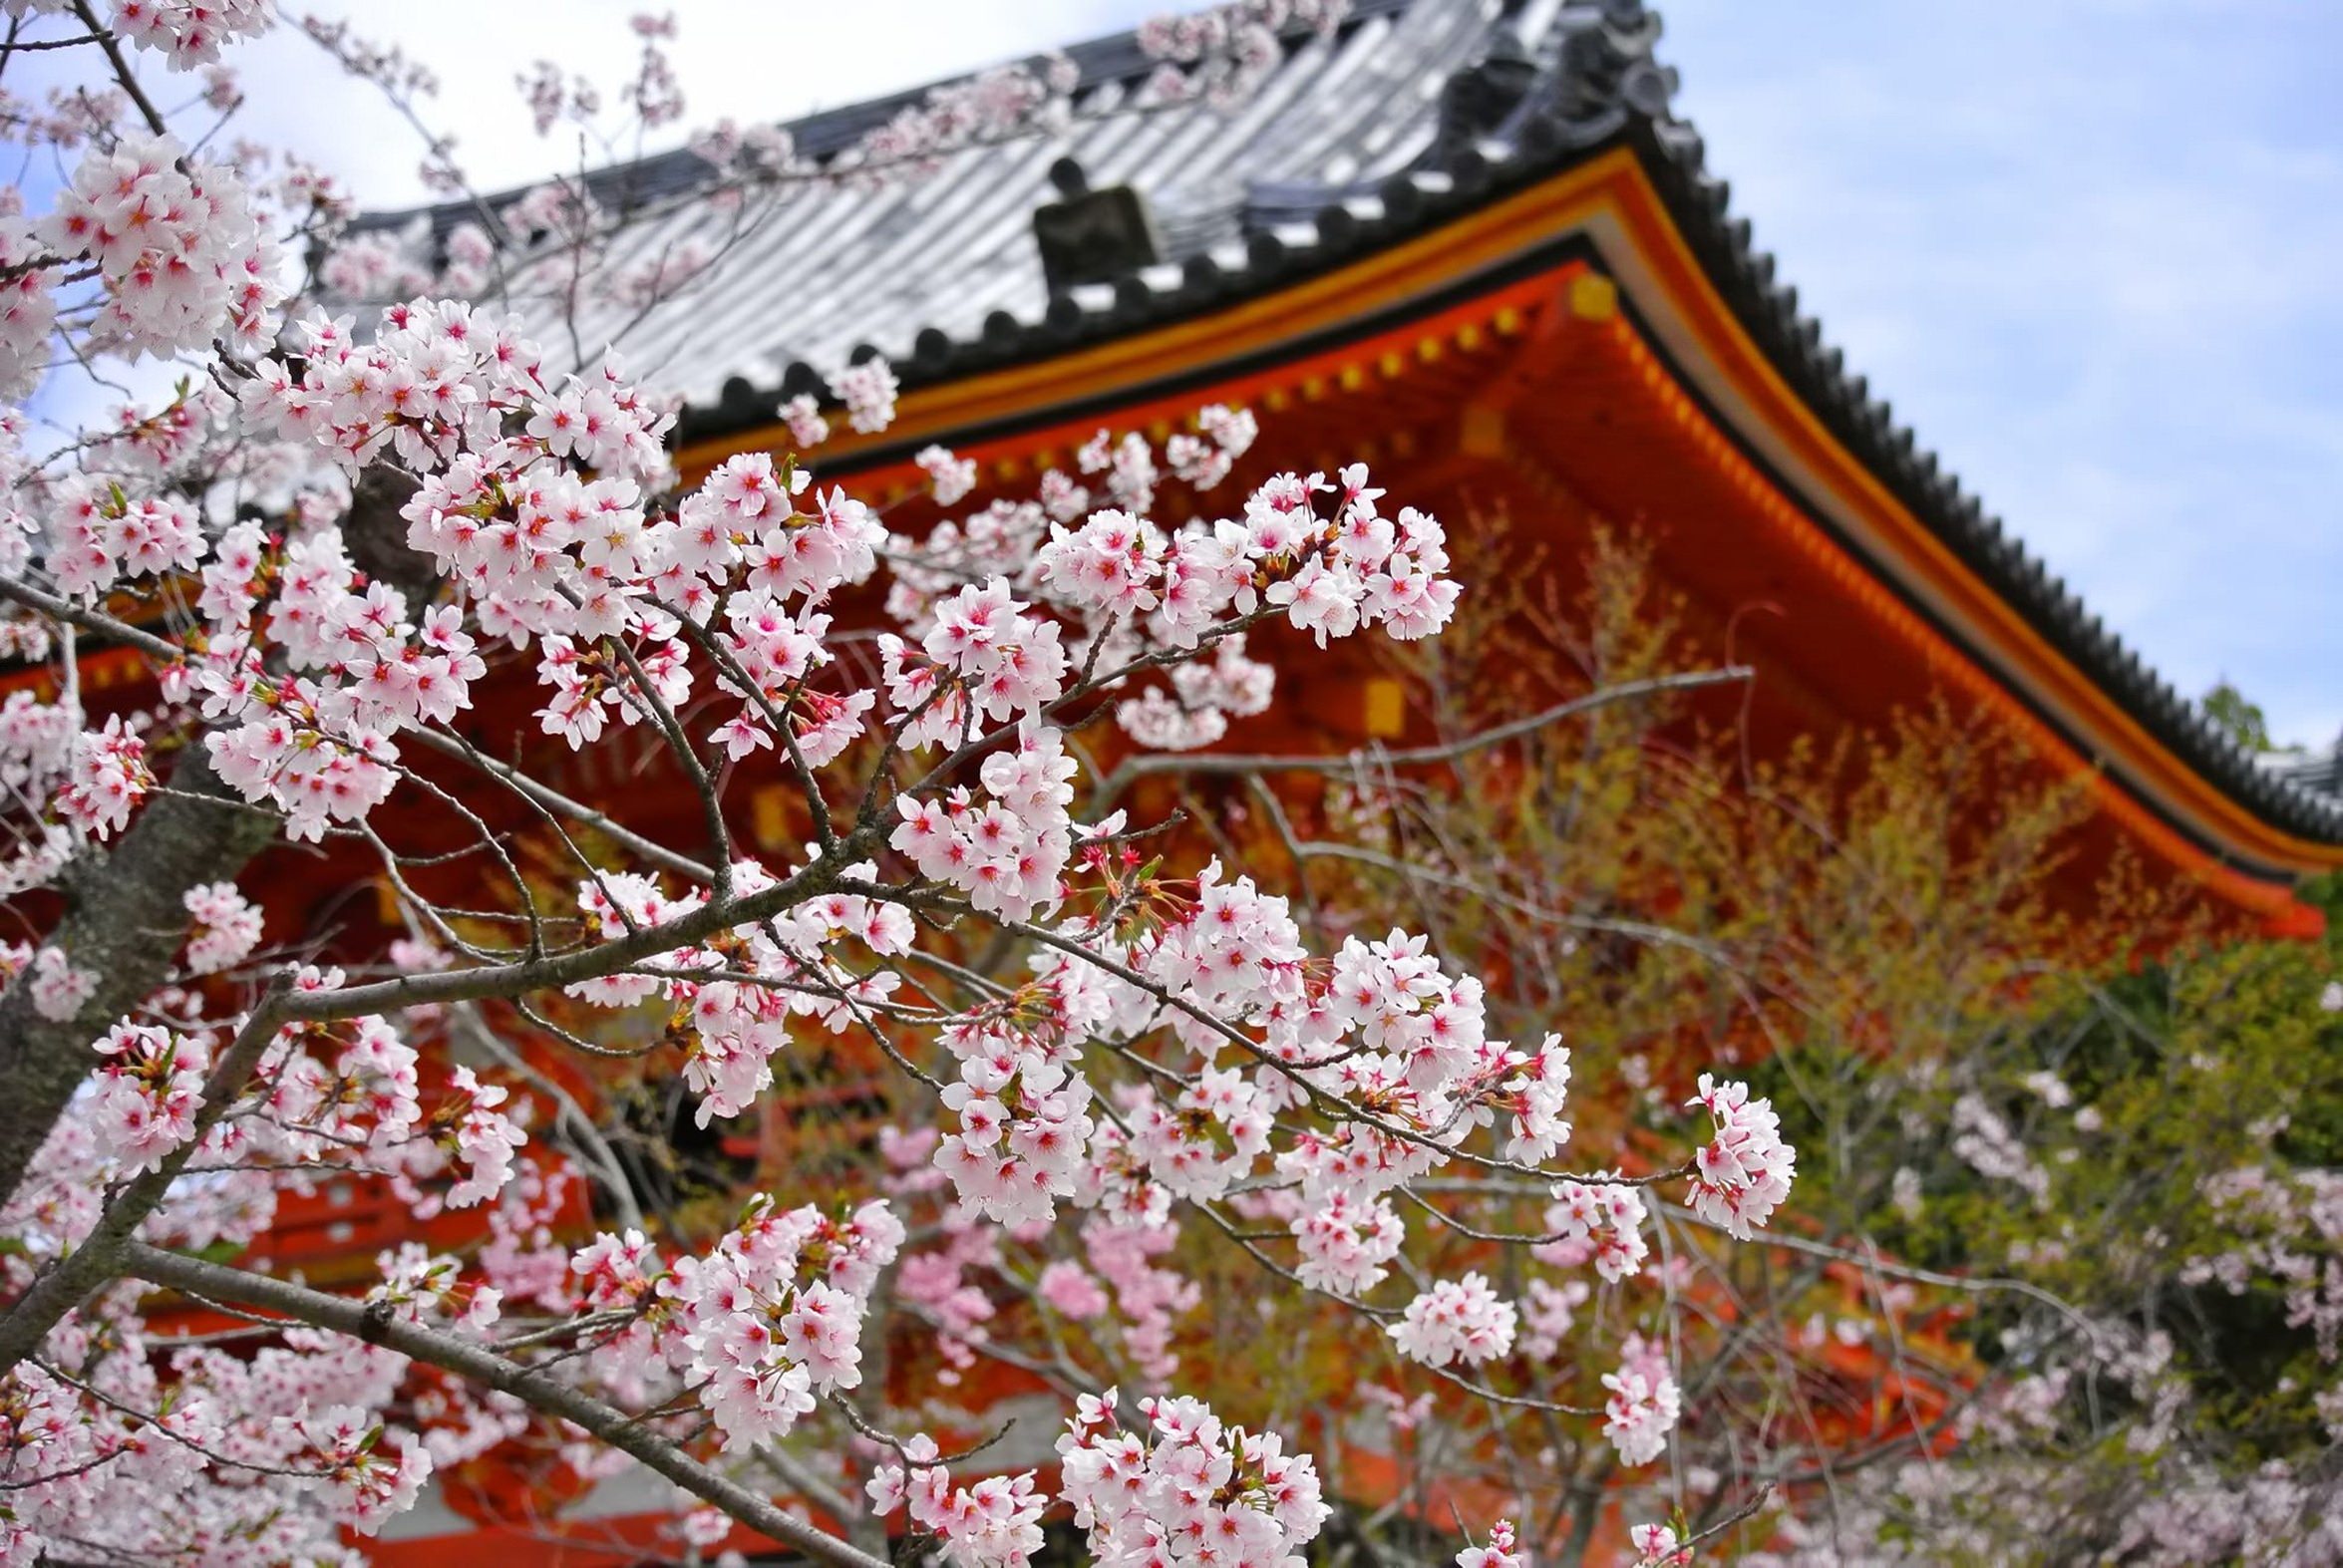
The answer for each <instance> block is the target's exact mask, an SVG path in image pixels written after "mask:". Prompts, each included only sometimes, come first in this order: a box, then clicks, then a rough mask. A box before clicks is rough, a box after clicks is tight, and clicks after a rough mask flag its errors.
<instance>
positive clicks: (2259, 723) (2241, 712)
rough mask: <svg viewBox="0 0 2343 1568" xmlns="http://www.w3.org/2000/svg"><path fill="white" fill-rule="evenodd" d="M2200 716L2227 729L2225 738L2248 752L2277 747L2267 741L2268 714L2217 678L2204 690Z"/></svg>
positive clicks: (2269, 749)
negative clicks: (2211, 687)
mask: <svg viewBox="0 0 2343 1568" xmlns="http://www.w3.org/2000/svg"><path fill="white" fill-rule="evenodd" d="M2203 708H2204V716H2205V717H2206V718H2207V719H2210V720H2211V721H2212V722H2213V723H2214V724H2217V725H2219V726H2220V727H2221V728H2222V729H2223V730H2224V731H2226V732H2227V733H2228V736H2229V739H2231V740H2232V741H2235V742H2236V743H2237V744H2238V745H2239V746H2242V747H2244V748H2245V749H2246V750H2247V751H2249V752H2270V751H2275V750H2277V748H2276V746H2275V745H2274V744H2272V742H2271V741H2270V725H2269V718H2268V716H2267V715H2266V714H2264V713H2263V712H2262V711H2261V705H2260V704H2258V703H2249V702H2247V701H2246V700H2245V694H2244V693H2243V692H2240V691H2238V690H2237V688H2236V687H2234V686H2231V685H2230V684H2229V683H2228V682H2227V681H2223V682H2221V683H2220V684H2219V685H2217V686H2215V687H2214V688H2213V689H2212V690H2211V691H2209V692H2206V693H2205V694H2204V701H2203Z"/></svg>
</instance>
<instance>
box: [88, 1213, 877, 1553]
mask: <svg viewBox="0 0 2343 1568" xmlns="http://www.w3.org/2000/svg"><path fill="white" fill-rule="evenodd" d="M122 1261H123V1266H124V1268H125V1270H126V1272H128V1273H129V1274H130V1275H132V1276H133V1277H135V1278H138V1279H143V1280H145V1281H147V1282H148V1283H149V1284H151V1285H160V1286H163V1287H165V1288H166V1289H169V1290H178V1289H182V1288H183V1289H190V1290H197V1291H202V1292H204V1293H206V1294H209V1295H214V1296H224V1297H226V1298H227V1299H229V1300H231V1301H240V1302H243V1303H244V1304H246V1305H247V1306H253V1307H266V1308H268V1309H270V1310H272V1311H276V1312H281V1313H283V1314H284V1315H285V1316H287V1317H288V1318H293V1319H297V1320H299V1321H300V1322H303V1323H307V1324H310V1325H312V1326H313V1327H316V1328H321V1329H331V1330H333V1331H334V1332H336V1333H339V1334H346V1335H348V1336H350V1337H351V1338H353V1339H356V1340H361V1341H363V1342H365V1343H366V1344H369V1345H380V1346H382V1347H384V1348H385V1349H387V1350H393V1351H397V1352H398V1353H399V1354H400V1355H402V1356H407V1357H410V1358H412V1359H413V1360H416V1361H419V1362H423V1363H426V1364H427V1365H430V1366H433V1367H438V1368H440V1369H441V1370H442V1371H445V1372H452V1373H455V1374H456V1375H458V1376H459V1377H462V1378H466V1379H468V1380H470V1381H472V1382H474V1383H478V1384H480V1385H482V1386H484V1387H486V1388H490V1389H494V1390H496V1391H497V1392H498V1393H500V1394H508V1395H510V1396H511V1397H512V1398H514V1399H516V1400H519V1401H521V1402H522V1403H523V1404H525V1405H527V1406H528V1407H529V1408H530V1409H532V1410H536V1411H543V1412H544V1413H546V1414H548V1415H554V1416H558V1417H559V1418H561V1419H562V1420H565V1421H568V1422H569V1423H570V1424H572V1425H574V1426H577V1427H578V1428H580V1429H581V1430H583V1431H586V1432H588V1433H590V1434H591V1435H593V1436H595V1437H597V1438H600V1439H601V1440H602V1441H603V1442H606V1443H608V1444H609V1445H610V1446H611V1447H613V1448H616V1449H618V1450H619V1451H620V1452H622V1453H625V1454H627V1455H628V1456H629V1457H631V1458H633V1459H635V1460H637V1461H639V1462H640V1463H641V1464H643V1465H644V1466H645V1467H646V1468H648V1469H651V1470H654V1471H656V1472H658V1473H659V1474H660V1475H663V1476H665V1477H666V1478H667V1479H669V1480H671V1481H673V1482H674V1483H675V1484H676V1485H678V1486H680V1487H682V1488H683V1489H684V1490H686V1491H688V1492H690V1493H692V1494H693V1495H694V1496H696V1497H699V1498H701V1499H703V1500H704V1501H706V1502H709V1503H712V1504H714V1505H715V1506H716V1507H719V1508H721V1509H723V1510H724V1511H725V1512H726V1513H728V1514H730V1515H732V1517H734V1518H735V1519H738V1520H739V1521H741V1522H742V1523H743V1524H746V1525H748V1526H749V1527H750V1528H751V1529H754V1530H759V1531H762V1532H763V1533H764V1534H766V1535H769V1536H771V1537H772V1538H773V1539H775V1540H777V1541H782V1542H785V1543H787V1544H788V1545H790V1546H793V1547H795V1548H797V1549H798V1550H799V1551H801V1552H804V1553H805V1554H806V1555H808V1556H809V1557H812V1558H814V1559H815V1560H817V1561H819V1562H825V1563H830V1564H834V1565H836V1568H886V1565H885V1564H884V1562H882V1561H881V1560H880V1559H879V1558H876V1557H873V1556H871V1555H870V1554H869V1553H867V1552H863V1551H859V1550H856V1549H855V1548H854V1547H852V1546H850V1545H848V1544H847V1543H846V1542H844V1541H841V1540H839V1539H838V1538H837V1536H834V1535H831V1534H829V1533H828V1532H826V1531H823V1530H818V1529H816V1528H815V1527H814V1526H812V1525H810V1524H808V1523H806V1522H805V1521H804V1520H803V1519H800V1518H798V1517H796V1516H795V1515H793V1514H790V1513H788V1512H786V1511H784V1510H783V1509H781V1508H780V1507H777V1506H776V1505H775V1504H774V1503H773V1502H772V1501H771V1500H769V1499H767V1498H765V1497H761V1496H759V1495H758V1494H757V1493H755V1492H753V1491H750V1490H749V1489H748V1488H747V1487H745V1486H743V1485H741V1484H740V1483H739V1482H738V1481H735V1480H733V1479H732V1478H731V1477H729V1476H727V1475H724V1474H723V1473H721V1472H720V1471H718V1470H715V1469H713V1468H711V1467H710V1466H708V1465H706V1464H703V1463H702V1462H700V1461H699V1460H698V1459H695V1458H693V1457H692V1456H691V1455H690V1454H688V1453H686V1452H685V1451H684V1450H683V1449H682V1448H680V1447H678V1446H677V1445H676V1444H674V1443H672V1442H670V1441H668V1440H667V1439H666V1438H664V1437H661V1436H659V1435H657V1434H656V1433H654V1432H653V1431H651V1430H650V1429H648V1428H647V1427H645V1426H644V1425H643V1424H642V1422H641V1418H640V1417H639V1416H635V1415H630V1414H628V1413H626V1412H625V1411H621V1410H619V1409H617V1408H616V1407H614V1406H609V1405H605V1404H603V1403H602V1402H601V1401H600V1400H597V1399H595V1398H593V1396H591V1395H589V1394H586V1393H584V1392H582V1391H580V1390H578V1389H575V1388H572V1387H570V1386H569V1385H567V1384H564V1383H560V1382H556V1381H555V1380H553V1379H551V1378H548V1377H546V1376H545V1375H544V1373H543V1372H541V1371H540V1370H538V1369H536V1368H533V1367H530V1366H527V1365H525V1364H523V1363H520V1362H515V1361H510V1360H507V1359H506V1358H504V1357H502V1356H499V1355H497V1354H496V1353H495V1352H493V1351H490V1350H486V1349H484V1348H482V1347H481V1346H479V1345H477V1344H474V1343H473V1342H471V1341H469V1340H465V1339H461V1338H459V1337H458V1336H456V1335H453V1334H449V1333H444V1332H442V1331H440V1330H437V1329H429V1328H425V1327H423V1326H421V1325H419V1324H414V1323H408V1322H404V1321H402V1320H400V1319H398V1318H396V1317H385V1316H383V1315H382V1314H379V1313H376V1312H372V1311H370V1310H369V1308H368V1306H367V1304H366V1303H364V1302H358V1301H352V1300H349V1299H348V1298H346V1297H342V1296H329V1295H326V1294H325V1293H324V1292H322V1291H314V1290H310V1289H307V1288H306V1287H304V1286H300V1285H293V1284H288V1283H286V1282H285V1281H283V1280H278V1279H272V1278H270V1277H269V1276H267V1275H265V1274H253V1273H249V1272H247V1271H245V1270H242V1269H233V1268H228V1267H225V1266H224V1265H221V1264H217V1263H205V1262H203V1261H202V1260H200V1259H198V1258H191V1257H188V1256H186V1255H185V1254H183V1253H177V1252H167V1251H165V1250H164V1249H162V1248H160V1247H153V1246H149V1245H147V1244H146V1243H145V1242H138V1241H134V1242H130V1243H128V1244H127V1245H126V1246H125V1248H124V1250H123V1253H122Z"/></svg>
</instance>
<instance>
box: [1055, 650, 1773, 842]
mask: <svg viewBox="0 0 2343 1568" xmlns="http://www.w3.org/2000/svg"><path fill="white" fill-rule="evenodd" d="M1756 673H1757V672H1756V671H1755V670H1753V669H1751V668H1750V667H1749V666H1748V665H1739V664H1736V665H1728V666H1726V667H1725V668H1723V669H1720V670H1696V671H1692V672H1690V673H1687V674H1682V675H1661V676H1653V677H1651V678H1649V679H1647V680H1640V681H1622V682H1620V683H1618V684H1617V685H1615V686H1605V687H1600V688H1598V689H1596V690H1594V691H1591V692H1588V693H1586V694H1585V695H1584V696H1582V697H1573V698H1571V699H1570V700H1569V701H1568V702H1565V703H1556V704H1555V705H1554V706H1553V707H1551V708H1546V709H1541V710H1540V711H1538V712H1537V713H1533V714H1531V715H1529V716H1528V717H1527V718H1524V719H1515V720H1512V721H1510V722H1508V723H1506V724H1501V725H1493V726H1492V727H1490V728H1489V729H1487V730H1481V731H1477V732H1475V733H1474V734H1472V735H1468V736H1465V737H1462V738H1461V739H1459V740H1455V741H1449V742H1445V743H1442V744H1440V745H1437V746H1411V747H1401V748H1388V747H1380V746H1378V747H1370V748H1365V749H1362V750H1358V751H1353V752H1348V753H1345V754H1343V755H1341V756H1336V757H1312V756H1309V755H1307V754H1295V753H1244V752H1203V753H1197V754H1194V755H1189V754H1187V753H1181V752H1148V753H1143V754H1142V755H1140V756H1137V757H1132V758H1128V759H1126V760H1125V761H1124V762H1123V764H1122V765H1121V766H1120V767H1118V768H1117V769H1116V770H1115V771H1114V772H1113V773H1111V774H1109V775H1108V776H1107V777H1106V780H1105V781H1104V782H1103V783H1101V784H1100V785H1099V787H1098V790H1097V791H1096V793H1095V794H1094V795H1093V796H1092V809H1093V810H1104V809H1106V807H1108V806H1109V805H1112V804H1113V803H1114V802H1115V801H1116V799H1118V798H1119V797H1120V796H1121V795H1122V793H1123V791H1124V790H1125V789H1127V788H1129V787H1130V786H1131V784H1133V783H1134V782H1136V781H1138V780H1140V779H1144V778H1148V777H1150V776H1152V775H1155V774H1255V773H1321V774H1346V773H1351V772H1354V771H1356V770H1357V769H1358V768H1359V767H1360V766H1361V765H1362V764H1364V763H1367V762H1373V763H1375V764H1377V765H1378V766H1388V767H1399V768H1413V767H1418V766H1421V765H1423V764H1427V763H1449V762H1455V761H1456V760H1457V759H1458V758H1460V757H1467V756H1470V755H1471V754H1473V753H1474V752H1478V751H1485V750H1487V749H1488V748H1490V747H1492V746H1502V745H1503V744H1504V743H1506V742H1507V741H1512V740H1518V739H1519V738H1520V737H1522V736H1524V735H1531V734H1534V733H1535V732H1537V731H1539V730H1542V729H1544V728H1545V727H1546V726H1548V725H1551V724H1559V723H1560V722H1561V721H1563V720H1564V719H1571V718H1575V717H1576V716H1578V715H1579V714H1583V713H1591V712H1593V711H1595V710H1596V709H1600V708H1608V707H1610V706H1612V705H1613V704H1616V703H1623V702H1633V701H1634V700H1636V699H1637V698H1641V697H1656V696H1659V695H1662V694H1664V693H1667V692H1686V691H1698V690H1700V689H1701V688H1703V687H1709V686H1725V685H1730V684H1731V683H1733V682H1736V681H1747V680H1749V679H1751V678H1753V677H1754V676H1755V675H1756Z"/></svg>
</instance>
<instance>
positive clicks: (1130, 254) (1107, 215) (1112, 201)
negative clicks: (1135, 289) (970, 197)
mask: <svg viewBox="0 0 2343 1568" xmlns="http://www.w3.org/2000/svg"><path fill="white" fill-rule="evenodd" d="M1050 183H1051V184H1052V185H1054V186H1056V187H1057V190H1058V194H1059V197H1060V199H1059V200H1056V201H1052V202H1048V203H1046V204H1044V205H1042V206H1038V207H1035V208H1034V209H1033V238H1034V242H1035V244H1037V245H1039V246H1040V247H1041V270H1042V277H1043V278H1044V279H1045V280H1046V281H1047V283H1048V285H1049V291H1050V293H1051V294H1053V295H1056V294H1063V293H1064V292H1066V290H1068V289H1070V288H1072V287H1074V286H1075V285H1076V284H1078V283H1113V282H1115V281H1117V280H1118V279H1120V278H1125V277H1129V276H1130V275H1131V274H1133V273H1135V272H1137V271H1139V270H1140V268H1142V267H1152V266H1154V265H1155V264H1156V263H1157V262H1159V261H1161V260H1163V259H1164V242H1163V239H1162V238H1161V237H1160V236H1159V235H1158V234H1157V232H1156V223H1155V217H1154V214H1153V213H1151V212H1150V211H1149V210H1148V203H1147V198H1146V197H1145V196H1143V195H1141V194H1140V193H1139V192H1138V191H1137V190H1135V189H1134V188H1132V187H1131V186H1129V185H1110V186H1108V187H1107V188H1106V189H1104V190H1093V189H1092V188H1091V187H1090V178H1089V176H1088V175H1086V174H1085V173H1084V172H1083V171H1082V165H1081V164H1080V163H1078V162H1076V161H1075V160H1074V159H1073V158H1071V157H1062V158H1059V159H1058V160H1057V161H1056V162H1055V163H1052V164H1051V165H1050Z"/></svg>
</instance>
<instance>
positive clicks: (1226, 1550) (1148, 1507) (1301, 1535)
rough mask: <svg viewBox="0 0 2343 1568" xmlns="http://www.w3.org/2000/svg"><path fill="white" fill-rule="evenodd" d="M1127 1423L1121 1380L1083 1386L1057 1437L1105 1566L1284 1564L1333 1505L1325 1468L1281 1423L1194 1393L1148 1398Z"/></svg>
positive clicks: (1068, 1489)
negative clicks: (1286, 1436) (1110, 1385)
mask: <svg viewBox="0 0 2343 1568" xmlns="http://www.w3.org/2000/svg"><path fill="white" fill-rule="evenodd" d="M1139 1413H1140V1415H1141V1416H1142V1417H1143V1418H1144V1420H1145V1423H1146V1424H1145V1426H1144V1427H1143V1428H1131V1427H1126V1426H1124V1425H1123V1423H1122V1420H1121V1418H1120V1416H1119V1415H1118V1413H1117V1395H1116V1392H1115V1391H1114V1390H1111V1389H1110V1390H1109V1391H1107V1392H1106V1393H1105V1394H1103V1395H1100V1396H1097V1397H1095V1398H1094V1397H1091V1396H1087V1395H1086V1396H1084V1397H1083V1398H1082V1399H1081V1400H1080V1401H1079V1405H1078V1409H1077V1410H1076V1412H1075V1414H1074V1416H1073V1417H1072V1418H1071V1419H1069V1420H1068V1421H1067V1423H1066V1432H1065V1434H1064V1435H1063V1436H1061V1437H1059V1439H1058V1455H1059V1463H1060V1465H1061V1471H1062V1475H1063V1482H1062V1485H1063V1491H1064V1497H1065V1500H1066V1501H1067V1502H1069V1503H1071V1504H1073V1507H1074V1522H1075V1523H1076V1524H1077V1525H1079V1526H1081V1527H1082V1529H1083V1530H1085V1531H1087V1532H1088V1534H1089V1538H1090V1549H1091V1553H1092V1555H1093V1557H1094V1558H1095V1559H1096V1560H1097V1561H1098V1562H1100V1563H1101V1564H1138V1563H1145V1562H1151V1561H1155V1562H1164V1563H1169V1564H1188V1563H1192V1564H1198V1565H1202V1564H1207V1563H1209V1564H1224V1565H1226V1568H1282V1565H1284V1564H1286V1563H1288V1562H1290V1561H1292V1560H1293V1559H1294V1557H1295V1556H1296V1555H1297V1554H1298V1553H1299V1552H1300V1549H1301V1548H1302V1547H1304V1546H1307V1545H1308V1544H1309V1543H1310V1542H1311V1541H1313V1540H1315V1539H1316V1538H1317V1535H1318V1531H1319V1528H1320V1527H1321V1526H1322V1525H1323V1524H1324V1523H1325V1522H1326V1517H1327V1514H1328V1513H1329V1512H1330V1511H1331V1510H1329V1509H1328V1507H1327V1506H1326V1504H1325V1502H1324V1501H1323V1500H1321V1497H1320V1493H1319V1485H1318V1470H1317V1466H1316V1465H1315V1464H1314V1463H1312V1461H1311V1459H1310V1456H1309V1455H1308V1454H1305V1453H1290V1454H1289V1453H1287V1452H1286V1451H1285V1447H1284V1444H1283V1443H1282V1442H1281V1441H1280V1440H1279V1439H1278V1437H1277V1435H1276V1433H1274V1432H1258V1433H1256V1432H1248V1431H1246V1430H1245V1429H1244V1428H1243V1427H1241V1426H1228V1425H1225V1424H1223V1423H1222V1421H1221V1420H1220V1418H1219V1417H1218V1416H1217V1415H1214V1414H1213V1413H1212V1411H1211V1410H1210V1409H1209V1408H1208V1407H1206V1406H1205V1405H1203V1404H1202V1403H1200V1402H1198V1401H1196V1400H1192V1399H1147V1400H1142V1401H1140V1403H1139Z"/></svg>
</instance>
